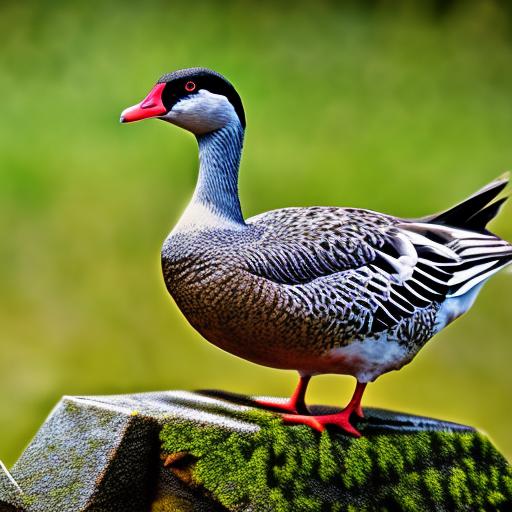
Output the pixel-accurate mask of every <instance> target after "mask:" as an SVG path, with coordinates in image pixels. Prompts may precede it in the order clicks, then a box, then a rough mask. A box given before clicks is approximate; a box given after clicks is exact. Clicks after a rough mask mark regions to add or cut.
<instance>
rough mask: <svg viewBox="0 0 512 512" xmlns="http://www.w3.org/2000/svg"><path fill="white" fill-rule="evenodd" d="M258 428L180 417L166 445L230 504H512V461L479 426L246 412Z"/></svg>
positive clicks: (310, 507) (275, 507)
mask: <svg viewBox="0 0 512 512" xmlns="http://www.w3.org/2000/svg"><path fill="white" fill-rule="evenodd" d="M237 414H238V417H241V419H245V420H250V421H252V422H255V423H257V424H258V425H259V427H260V429H259V430H258V431H257V432H254V433H250V434H248V433H239V432H232V431H229V430H225V429H223V428H220V427H213V426H208V427H200V426H198V425H197V424H194V423H192V422H186V421H183V420H170V422H169V423H168V424H167V425H165V426H164V428H163V429H162V432H161V441H162V449H163V451H164V452H165V453H175V452H181V451H186V452H188V453H190V454H191V455H193V457H194V459H195V460H196V462H195V464H194V466H193V468H192V474H193V481H194V483H195V485H196V486H198V487H199V488H202V489H204V491H205V492H206V493H208V494H209V495H210V496H212V497H213V498H214V499H216V500H217V501H218V502H219V503H221V504H222V505H223V506H224V507H226V508H227V509H228V510H232V511H238V510H244V509H246V508H250V509H252V510H272V511H276V512H280V511H283V512H286V511H289V510H297V511H312V512H313V511H319V512H320V511H322V512H323V511H332V512H337V511H342V510H343V511H345V510H347V511H354V512H355V511H357V512H362V511H364V510H374V509H376V508H378V509H382V510H386V509H387V510H396V509H399V510H404V511H408V510H409V511H417V510H432V509H440V510H443V509H444V510H454V511H456V510H468V509H472V510H478V509H482V510H490V509H495V508H496V507H497V506H503V504H504V503H507V504H511V505H512V474H511V472H510V467H509V466H508V464H507V462H506V461H505V460H504V459H503V457H502V456H501V455H500V454H499V453H498V452H497V451H496V449H495V448H494V447H493V446H492V445H491V443H490V442H489V441H488V440H487V439H486V438H484V437H482V436H480V435H479V434H477V433H472V432H468V433H462V434H461V433H451V432H420V433H373V434H368V435H366V436H363V437H361V438H359V439H354V438H351V437H348V436H345V435H343V434H341V433H333V432H327V431H326V432H323V433H321V434H319V433H317V432H314V431H313V430H311V429H310V428H308V427H305V426H294V427H290V426H285V425H283V424H282V422H281V421H280V419H279V418H278V417H277V416H275V415H273V414H269V413H266V412H261V411H257V412H250V413H237Z"/></svg>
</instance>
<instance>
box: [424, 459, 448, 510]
mask: <svg viewBox="0 0 512 512" xmlns="http://www.w3.org/2000/svg"><path fill="white" fill-rule="evenodd" d="M423 481H424V482H425V489H426V491H427V494H428V495H429V496H430V499H431V500H432V502H433V503H434V504H435V505H441V504H442V503H443V502H444V499H445V498H444V492H443V475H442V474H441V472H440V471H438V470H437V469H434V468H427V469H426V470H425V473H424V475H423Z"/></svg>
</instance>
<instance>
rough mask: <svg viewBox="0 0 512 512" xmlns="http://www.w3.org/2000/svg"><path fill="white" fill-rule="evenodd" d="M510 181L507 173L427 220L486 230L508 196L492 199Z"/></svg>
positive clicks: (481, 230) (475, 229) (446, 224)
mask: <svg viewBox="0 0 512 512" xmlns="http://www.w3.org/2000/svg"><path fill="white" fill-rule="evenodd" d="M508 181H509V175H508V173H507V174H505V175H503V176H501V177H499V178H498V179H496V180H494V181H492V182H491V183H489V184H488V185H486V186H485V187H483V188H481V189H480V190H478V191H477V192H475V193H474V194H473V195H472V196H470V197H468V198H467V199H465V200H464V201H462V202H461V203H458V204H456V205H455V206H453V207H452V208H450V209H448V210H446V211H444V212H441V213H437V214H435V215H432V216H431V217H429V218H428V219H425V220H426V221H427V222H432V223H435V224H442V225H445V226H453V227H458V228H463V229H469V230H474V231H480V232H486V231H487V230H486V225H487V223H488V222H489V221H490V220H491V219H493V218H494V217H495V216H496V215H497V214H498V212H499V210H500V207H501V206H502V205H503V203H504V202H505V201H506V200H507V198H506V197H505V198H502V199H498V200H497V201H494V202H493V203H491V201H492V200H493V199H494V198H496V196H497V195H498V194H499V193H500V192H501V191H502V190H503V189H504V188H505V187H506V186H507V184H508ZM489 203H491V204H489Z"/></svg>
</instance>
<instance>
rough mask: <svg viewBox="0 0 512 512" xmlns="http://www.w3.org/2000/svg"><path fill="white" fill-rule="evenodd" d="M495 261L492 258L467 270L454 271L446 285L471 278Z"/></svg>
mask: <svg viewBox="0 0 512 512" xmlns="http://www.w3.org/2000/svg"><path fill="white" fill-rule="evenodd" d="M497 261H498V260H492V261H490V262H488V263H482V264H481V265H475V266H474V267H471V268H468V269H467V270H462V271H459V272H456V273H455V275H454V276H453V277H452V278H451V279H450V280H449V281H448V285H449V286H453V285H455V284H459V283H463V282H464V281H467V280H468V279H472V278H473V277H474V276H476V275H477V274H479V273H480V272H484V271H485V270H487V269H488V268H490V267H492V266H493V265H495V264H496V262H497Z"/></svg>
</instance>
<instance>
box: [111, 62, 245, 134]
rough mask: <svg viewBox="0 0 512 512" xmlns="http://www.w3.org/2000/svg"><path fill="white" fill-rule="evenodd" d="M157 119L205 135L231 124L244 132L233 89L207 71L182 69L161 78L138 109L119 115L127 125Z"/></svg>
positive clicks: (217, 75)
mask: <svg viewBox="0 0 512 512" xmlns="http://www.w3.org/2000/svg"><path fill="white" fill-rule="evenodd" d="M150 118H157V119H161V120H163V121H167V122H168V123H172V124H174V125H176V126H179V127H180V128H184V129H185V130H188V131H190V132H192V133H194V134H195V135H204V134H206V133H210V132H213V131H216V130H219V129H221V128H224V127H225V126H227V125H229V124H232V123H239V124H240V125H241V126H242V128H245V114H244V109H243V106H242V101H241V100H240V96H239V95H238V93H237V92H236V90H235V88H234V87H233V86H232V85H231V84H230V83H229V82H228V81H227V80H226V79H225V78H224V77H223V76H222V75H220V74H219V73H216V72H215V71H212V70H210V69H206V68H189V69H181V70H178V71H174V72H173V73H169V74H167V75H164V76H162V77H161V78H160V79H159V80H158V82H157V83H156V84H155V86H154V87H153V88H152V89H151V91H150V92H149V94H148V95H147V96H146V97H145V98H144V99H143V100H142V101H141V102H140V103H137V105H134V106H133V107H129V108H127V109H125V110H123V112H122V113H121V119H120V121H121V122H122V123H130V122H133V121H140V120H142V119H150Z"/></svg>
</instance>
